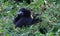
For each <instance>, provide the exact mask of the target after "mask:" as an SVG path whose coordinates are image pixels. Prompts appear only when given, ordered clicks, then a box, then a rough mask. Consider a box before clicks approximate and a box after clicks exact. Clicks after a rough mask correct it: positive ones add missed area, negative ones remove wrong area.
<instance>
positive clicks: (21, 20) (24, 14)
mask: <svg viewBox="0 0 60 36" xmlns="http://www.w3.org/2000/svg"><path fill="white" fill-rule="evenodd" d="M38 15H39V14H35V16H32V14H31V10H29V9H27V8H21V9H20V10H19V12H18V13H17V17H16V18H14V21H13V23H14V24H15V28H17V27H22V26H25V27H26V26H29V25H33V24H36V23H38V22H41V21H42V19H39V18H35V17H36V16H38Z"/></svg>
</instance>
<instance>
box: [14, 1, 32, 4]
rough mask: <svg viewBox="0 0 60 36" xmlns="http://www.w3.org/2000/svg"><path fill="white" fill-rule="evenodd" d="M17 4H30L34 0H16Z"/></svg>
mask: <svg viewBox="0 0 60 36" xmlns="http://www.w3.org/2000/svg"><path fill="white" fill-rule="evenodd" d="M14 1H15V2H23V1H25V2H26V3H28V4H30V3H31V2H32V1H33V0H14Z"/></svg>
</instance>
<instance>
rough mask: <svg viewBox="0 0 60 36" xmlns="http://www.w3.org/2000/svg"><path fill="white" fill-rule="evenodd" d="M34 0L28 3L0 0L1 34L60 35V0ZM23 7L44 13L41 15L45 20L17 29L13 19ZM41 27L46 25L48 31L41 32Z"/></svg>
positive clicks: (13, 35)
mask: <svg viewBox="0 0 60 36" xmlns="http://www.w3.org/2000/svg"><path fill="white" fill-rule="evenodd" d="M33 1H34V2H31V3H30V4H27V3H25V2H23V3H15V2H14V0H8V1H7V0H0V36H60V0H33ZM44 2H45V5H44ZM22 7H26V8H29V9H31V11H32V13H39V14H41V13H42V14H41V16H40V17H41V18H42V20H43V21H42V22H40V23H37V24H35V25H32V26H30V27H26V28H24V27H23V28H16V29H15V28H14V24H13V19H14V18H15V17H16V14H17V12H18V11H19V9H20V8H22ZM44 8H46V10H44ZM39 27H45V28H46V29H47V30H48V32H47V33H46V34H42V33H40V31H39Z"/></svg>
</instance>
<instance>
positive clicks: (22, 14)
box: [17, 8, 31, 17]
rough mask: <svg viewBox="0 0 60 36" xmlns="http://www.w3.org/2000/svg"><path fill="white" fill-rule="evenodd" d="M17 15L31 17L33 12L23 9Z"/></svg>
mask: <svg viewBox="0 0 60 36" xmlns="http://www.w3.org/2000/svg"><path fill="white" fill-rule="evenodd" d="M17 14H18V15H21V16H24V17H30V16H31V11H30V10H29V9H26V8H21V9H20V10H19V12H18V13H17Z"/></svg>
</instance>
